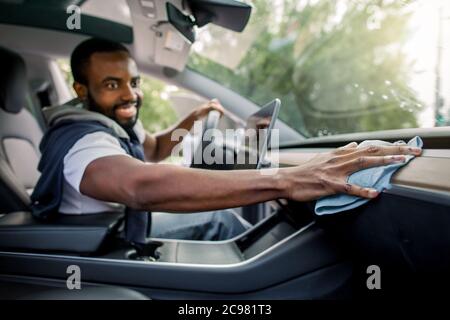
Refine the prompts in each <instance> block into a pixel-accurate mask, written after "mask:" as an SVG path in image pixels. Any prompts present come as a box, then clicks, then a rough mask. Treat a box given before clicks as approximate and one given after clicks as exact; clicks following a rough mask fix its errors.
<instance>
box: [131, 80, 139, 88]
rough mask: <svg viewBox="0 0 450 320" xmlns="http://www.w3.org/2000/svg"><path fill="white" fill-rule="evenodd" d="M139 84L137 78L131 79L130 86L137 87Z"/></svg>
mask: <svg viewBox="0 0 450 320" xmlns="http://www.w3.org/2000/svg"><path fill="white" fill-rule="evenodd" d="M140 85H141V82H140V81H139V80H135V81H131V86H132V87H133V88H139V86H140Z"/></svg>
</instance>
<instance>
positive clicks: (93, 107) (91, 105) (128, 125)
mask: <svg viewBox="0 0 450 320" xmlns="http://www.w3.org/2000/svg"><path fill="white" fill-rule="evenodd" d="M86 103H87V109H88V110H90V111H94V112H98V113H101V114H103V115H105V116H107V117H108V118H110V119H112V120H114V121H115V122H117V123H118V124H119V125H120V126H121V127H122V128H124V129H125V130H126V131H128V130H130V129H132V128H133V127H134V125H135V124H136V122H137V120H138V119H139V110H140V109H141V105H142V99H141V98H140V97H139V96H138V97H137V99H136V100H134V101H128V102H125V103H124V102H122V103H118V104H115V105H114V106H113V107H112V108H111V109H109V110H108V112H107V113H105V111H104V109H103V108H102V107H101V106H100V105H99V104H98V103H97V101H95V99H94V97H92V95H91V93H90V92H88V95H87V101H86ZM130 103H135V104H136V115H135V116H134V117H133V119H131V120H129V121H126V122H124V121H120V120H119V119H118V118H117V117H116V110H117V109H118V108H120V107H121V106H123V105H127V104H130Z"/></svg>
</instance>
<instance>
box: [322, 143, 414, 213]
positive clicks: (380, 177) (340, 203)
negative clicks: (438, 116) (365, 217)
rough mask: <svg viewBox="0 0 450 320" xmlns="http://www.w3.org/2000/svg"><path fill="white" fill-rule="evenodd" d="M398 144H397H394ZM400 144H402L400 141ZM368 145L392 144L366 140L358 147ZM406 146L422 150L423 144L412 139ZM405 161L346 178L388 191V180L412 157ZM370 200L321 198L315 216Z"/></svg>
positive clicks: (362, 185)
mask: <svg viewBox="0 0 450 320" xmlns="http://www.w3.org/2000/svg"><path fill="white" fill-rule="evenodd" d="M396 143H397V144H398V142H396ZM401 143H404V142H403V141H401ZM369 145H377V146H390V145H394V144H393V143H390V142H386V141H381V140H366V141H364V142H362V143H361V144H360V145H359V146H358V148H359V147H365V146H369ZM408 146H411V147H419V148H422V146H423V142H422V139H420V137H414V138H412V139H411V140H410V141H409V142H408ZM405 157H406V161H405V162H404V163H393V164H389V165H387V166H381V167H374V168H368V169H364V170H361V171H357V172H355V173H353V174H351V175H350V176H349V177H348V180H347V181H348V182H349V183H351V184H355V185H358V186H361V187H365V188H373V189H376V190H377V191H378V192H381V191H383V190H384V189H390V187H391V184H390V180H391V177H392V175H393V174H394V173H395V171H397V169H399V168H400V167H402V166H404V165H405V164H407V163H408V162H409V161H410V160H411V159H412V158H414V156H413V155H406V156H405ZM369 200H370V199H366V198H361V197H357V196H352V195H348V194H336V195H332V196H327V197H323V198H321V199H319V200H317V202H316V209H315V211H316V214H317V215H319V216H322V215H327V214H334V213H338V212H342V211H347V210H350V209H354V208H356V207H359V206H361V205H363V204H364V203H366V202H368V201H369Z"/></svg>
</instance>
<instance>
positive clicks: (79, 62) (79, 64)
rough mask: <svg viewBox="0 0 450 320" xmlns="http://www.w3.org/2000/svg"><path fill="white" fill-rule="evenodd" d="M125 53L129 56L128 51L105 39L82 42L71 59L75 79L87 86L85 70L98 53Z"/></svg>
mask: <svg viewBox="0 0 450 320" xmlns="http://www.w3.org/2000/svg"><path fill="white" fill-rule="evenodd" d="M116 51H124V52H126V53H128V54H130V52H129V51H128V49H127V48H126V47H125V46H124V45H122V44H120V43H118V42H113V41H109V40H104V39H98V38H91V39H88V40H85V41H83V42H81V43H80V44H79V45H78V46H77V47H76V48H75V50H73V52H72V55H71V57H70V67H71V68H72V75H73V79H74V80H75V81H76V82H79V83H81V84H85V85H86V84H87V78H86V75H85V72H84V71H85V68H86V66H87V65H88V64H89V58H90V57H91V56H92V55H93V54H94V53H96V52H116Z"/></svg>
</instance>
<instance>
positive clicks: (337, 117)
mask: <svg viewBox="0 0 450 320" xmlns="http://www.w3.org/2000/svg"><path fill="white" fill-rule="evenodd" d="M246 2H249V3H251V4H252V5H253V11H252V17H251V20H250V22H249V25H248V26H247V27H246V29H245V30H244V32H243V33H235V32H232V31H229V30H225V29H223V28H220V27H217V26H213V25H208V26H206V27H204V28H201V29H199V30H198V40H197V41H196V43H194V45H193V52H192V54H191V57H190V60H189V63H188V67H189V68H191V69H193V70H195V71H197V72H200V73H202V74H204V75H206V76H208V77H209V78H211V79H214V80H215V81H217V82H220V83H222V84H223V85H225V86H227V87H229V88H231V89H233V90H234V91H236V92H238V93H239V94H241V95H243V96H245V97H246V98H248V99H250V100H252V101H254V102H255V103H257V104H260V105H263V104H265V103H267V102H268V101H270V100H272V99H273V98H280V99H281V101H282V105H281V109H280V118H281V119H282V120H283V121H285V122H286V123H287V124H288V125H290V126H291V127H292V128H294V129H295V130H297V131H298V132H300V133H301V134H303V135H304V136H306V137H317V136H324V135H333V134H339V133H351V132H366V131H374V130H387V129H400V128H418V127H434V126H445V125H450V120H449V113H450V108H449V106H450V50H449V45H450V1H448V0H418V1H407V0H402V1H401V0H397V1H395V0H353V1H352V0H334V1H329V0H254V1H246Z"/></svg>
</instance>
